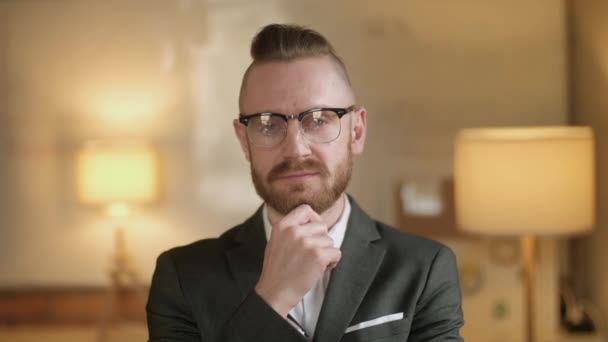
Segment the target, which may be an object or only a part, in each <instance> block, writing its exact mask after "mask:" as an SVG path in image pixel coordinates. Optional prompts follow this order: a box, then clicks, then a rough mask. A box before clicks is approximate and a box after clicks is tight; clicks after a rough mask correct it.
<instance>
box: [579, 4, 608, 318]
mask: <svg viewBox="0 0 608 342" xmlns="http://www.w3.org/2000/svg"><path fill="white" fill-rule="evenodd" d="M570 7H571V9H572V21H571V22H572V24H571V25H572V27H571V31H572V50H571V56H572V62H571V67H572V69H571V70H572V81H571V83H572V105H571V116H572V120H573V122H574V123H575V124H581V125H589V126H592V127H593V129H594V131H595V138H596V148H597V152H596V156H597V168H596V172H597V190H598V194H597V224H596V227H595V228H596V229H595V231H594V232H593V233H592V234H591V235H589V236H588V237H583V238H581V239H579V240H578V241H577V242H576V245H575V248H576V252H577V253H576V256H577V258H576V260H575V263H574V264H573V274H574V275H575V276H578V277H582V278H583V279H578V281H577V282H578V284H579V286H580V288H579V292H580V293H579V294H580V295H582V297H583V298H586V299H589V300H590V301H591V303H593V304H595V305H597V306H599V309H600V310H601V313H602V314H603V317H604V324H608V321H607V320H608V268H606V260H608V248H606V244H607V243H608V178H607V175H608V45H607V44H606V42H608V2H606V1H603V0H575V1H574V0H573V1H570Z"/></svg>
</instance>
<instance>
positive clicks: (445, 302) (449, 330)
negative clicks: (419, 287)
mask: <svg viewBox="0 0 608 342" xmlns="http://www.w3.org/2000/svg"><path fill="white" fill-rule="evenodd" d="M461 302H462V299H461V293H460V285H459V282H458V269H457V267H456V257H455V256H454V253H453V252H452V251H451V250H450V249H449V248H447V247H443V246H442V247H441V248H440V249H439V251H438V252H437V254H436V255H435V258H434V260H433V262H432V264H431V268H430V270H429V273H428V275H427V280H426V285H425V288H424V290H423V291H422V294H421V296H420V298H419V300H418V303H417V305H416V312H415V314H414V318H413V321H412V328H411V332H410V337H409V338H408V342H426V341H433V342H438V341H463V339H462V337H461V336H460V328H461V327H462V326H463V325H464V318H463V314H462V306H461Z"/></svg>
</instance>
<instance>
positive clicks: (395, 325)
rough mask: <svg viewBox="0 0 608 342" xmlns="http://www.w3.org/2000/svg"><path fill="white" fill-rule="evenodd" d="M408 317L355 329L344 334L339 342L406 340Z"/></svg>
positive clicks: (408, 325) (391, 341)
mask: <svg viewBox="0 0 608 342" xmlns="http://www.w3.org/2000/svg"><path fill="white" fill-rule="evenodd" d="M410 325H411V322H410V319H409V318H408V317H406V318H403V319H399V320H396V321H391V322H387V323H381V324H378V325H374V326H371V327H367V328H363V329H359V330H355V331H351V332H348V333H346V334H344V336H343V337H342V339H341V340H340V341H341V342H368V341H374V342H398V341H401V342H402V341H407V337H408V335H409V332H410Z"/></svg>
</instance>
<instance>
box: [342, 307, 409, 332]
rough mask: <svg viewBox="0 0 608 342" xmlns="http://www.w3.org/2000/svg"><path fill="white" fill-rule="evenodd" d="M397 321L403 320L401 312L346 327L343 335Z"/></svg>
mask: <svg viewBox="0 0 608 342" xmlns="http://www.w3.org/2000/svg"><path fill="white" fill-rule="evenodd" d="M399 319H403V312H398V313H394V314H391V315H386V316H382V317H378V318H376V319H372V320H371V321H365V322H361V323H357V324H355V325H352V326H350V327H348V328H347V329H346V331H345V332H344V333H345V334H346V333H349V332H351V331H355V330H360V329H364V328H369V327H373V326H374V325H378V324H382V323H388V322H392V321H396V320H399Z"/></svg>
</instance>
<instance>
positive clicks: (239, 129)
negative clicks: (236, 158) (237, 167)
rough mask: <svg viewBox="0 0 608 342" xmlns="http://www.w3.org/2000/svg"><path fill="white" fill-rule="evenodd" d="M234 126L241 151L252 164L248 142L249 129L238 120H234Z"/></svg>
mask: <svg viewBox="0 0 608 342" xmlns="http://www.w3.org/2000/svg"><path fill="white" fill-rule="evenodd" d="M232 126H234V133H235V134H236V137H237V139H239V143H240V144H241V150H242V151H243V154H244V155H245V159H247V161H248V162H251V156H250V155H249V141H248V140H247V128H246V127H245V125H243V124H242V123H240V122H239V120H238V119H234V121H232Z"/></svg>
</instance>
